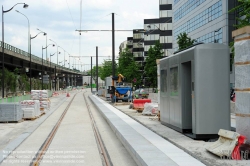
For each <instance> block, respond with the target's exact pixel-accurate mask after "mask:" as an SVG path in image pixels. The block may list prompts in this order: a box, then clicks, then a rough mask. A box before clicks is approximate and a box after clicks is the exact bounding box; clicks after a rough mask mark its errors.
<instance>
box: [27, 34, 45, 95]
mask: <svg viewBox="0 0 250 166" xmlns="http://www.w3.org/2000/svg"><path fill="white" fill-rule="evenodd" d="M41 33H43V35H44V36H45V35H47V34H46V33H44V32H39V33H38V34H36V36H34V37H31V35H30V65H29V66H30V69H29V70H30V91H31V77H32V75H31V71H32V70H31V40H32V39H34V38H36V37H37V36H38V35H39V34H41Z"/></svg>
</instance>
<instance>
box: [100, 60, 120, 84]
mask: <svg viewBox="0 0 250 166" xmlns="http://www.w3.org/2000/svg"><path fill="white" fill-rule="evenodd" d="M116 68H117V65H116V63H115V71H117V69H116ZM111 75H112V61H104V62H103V64H102V71H101V73H100V78H101V79H102V80H105V78H106V77H109V76H111Z"/></svg>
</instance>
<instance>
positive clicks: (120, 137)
mask: <svg viewBox="0 0 250 166" xmlns="http://www.w3.org/2000/svg"><path fill="white" fill-rule="evenodd" d="M89 98H90V100H91V102H92V103H93V105H94V106H95V107H96V108H97V110H98V111H100V112H101V114H102V115H103V116H104V118H105V119H106V120H107V122H108V124H109V125H110V127H111V128H112V130H113V131H114V132H115V133H116V136H117V137H118V139H119V140H120V141H121V142H122V144H123V145H124V147H125V148H126V149H127V150H128V152H129V153H130V155H131V156H132V157H133V158H134V160H135V161H136V163H137V164H138V165H148V164H147V161H144V160H143V158H141V157H140V155H138V154H137V155H135V153H136V151H134V152H133V150H132V151H131V149H133V147H131V145H130V144H129V145H128V142H127V141H126V139H125V138H123V136H121V134H120V133H119V131H118V129H116V128H115V126H113V124H112V123H111V121H110V120H109V117H106V115H105V113H104V112H102V111H101V108H99V106H100V103H98V102H96V101H95V98H94V97H93V96H89ZM101 107H102V106H101ZM112 107H113V106H112ZM114 108H115V107H114ZM115 109H117V108H115ZM117 110H119V109H117ZM119 111H120V110H119ZM122 113H124V112H122ZM124 114H125V113H124ZM125 115H127V114H125ZM129 117H130V118H132V119H133V120H135V121H136V122H138V120H136V119H134V118H133V117H131V116H129ZM139 123H140V122H139ZM140 124H141V125H142V126H144V127H146V128H147V129H149V130H150V131H152V130H151V129H150V128H148V127H147V126H145V125H143V124H142V123H140ZM152 132H153V133H155V134H157V133H156V132H154V131H152ZM157 135H158V134H157ZM158 136H160V135H158ZM160 137H162V136H160ZM162 138H163V139H165V140H166V141H168V139H166V138H164V137H162ZM169 142H170V143H172V141H169ZM172 144H173V145H175V146H176V144H174V143H172ZM176 147H178V148H179V146H176ZM180 149H182V150H183V151H184V149H183V148H180ZM184 152H186V150H185V151H184ZM188 154H189V155H190V156H192V157H194V159H197V156H193V155H191V154H190V153H188ZM198 161H199V160H198ZM200 162H201V161H200ZM201 163H203V164H205V163H206V162H201ZM149 165H151V163H150V164H149Z"/></svg>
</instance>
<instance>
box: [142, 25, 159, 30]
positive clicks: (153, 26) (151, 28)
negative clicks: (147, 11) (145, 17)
mask: <svg viewBox="0 0 250 166" xmlns="http://www.w3.org/2000/svg"><path fill="white" fill-rule="evenodd" d="M149 25H150V28H148V26H149ZM158 27H159V24H144V29H150V30H154V29H158Z"/></svg>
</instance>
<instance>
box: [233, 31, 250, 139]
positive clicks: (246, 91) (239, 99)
mask: <svg viewBox="0 0 250 166" xmlns="http://www.w3.org/2000/svg"><path fill="white" fill-rule="evenodd" d="M232 36H233V37H234V41H235V44H234V48H235V56H234V63H235V96H236V100H235V115H236V132H237V133H239V134H241V135H244V136H246V137H247V143H250V102H249V101H250V74H249V73H250V26H247V27H243V28H240V29H237V30H235V31H233V34H232Z"/></svg>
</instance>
